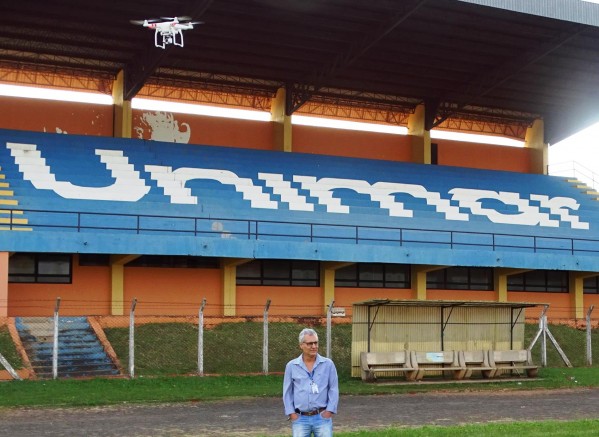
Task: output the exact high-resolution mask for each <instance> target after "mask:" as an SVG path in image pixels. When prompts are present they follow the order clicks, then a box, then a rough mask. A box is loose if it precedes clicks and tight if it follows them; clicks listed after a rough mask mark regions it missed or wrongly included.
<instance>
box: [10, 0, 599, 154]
mask: <svg viewBox="0 0 599 437" xmlns="http://www.w3.org/2000/svg"><path fill="white" fill-rule="evenodd" d="M477 3H478V4H477ZM539 4H542V5H543V6H539ZM489 5H491V6H495V7H489ZM0 16H2V22H3V23H2V26H0V67H2V68H4V69H5V70H12V71H14V70H17V71H26V70H27V71H30V70H34V71H41V72H58V73H65V74H67V73H69V72H72V73H73V74H75V73H76V74H83V75H89V76H91V77H101V78H102V77H105V78H107V82H109V80H108V79H110V80H112V79H113V78H114V77H115V76H116V74H117V73H118V72H119V71H120V70H124V71H125V79H126V80H125V82H126V86H125V95H126V97H127V98H131V97H133V96H135V95H136V94H137V93H138V92H139V90H140V89H141V88H142V87H143V86H144V85H148V84H155V85H156V84H158V85H168V86H176V87H183V88H185V87H187V88H197V89H211V90H217V91H218V90H224V91H235V92H238V93H245V94H247V95H257V96H273V95H274V93H275V92H276V90H277V89H278V88H280V87H282V86H286V87H287V89H288V102H287V111H288V113H289V114H291V113H293V112H295V111H296V110H298V109H300V108H302V106H303V105H305V103H306V102H324V103H327V102H328V103H333V104H339V103H340V102H342V103H343V104H346V105H355V106H362V107H373V108H382V109H389V108H390V109H391V110H398V111H404V112H405V111H407V112H409V111H412V110H413V108H414V107H415V106H416V105H417V104H419V103H421V102H425V103H426V108H427V115H426V123H427V127H428V128H432V127H436V126H443V124H442V123H444V122H446V121H447V120H449V119H451V118H458V119H470V120H483V121H484V120H490V121H494V120H495V121H497V120H501V121H502V122H505V123H513V124H521V125H529V124H530V123H531V121H532V120H534V119H536V118H539V117H540V118H543V119H544V120H545V128H546V132H545V133H546V135H545V139H546V141H548V142H549V143H555V142H557V141H559V140H562V139H564V138H565V137H567V136H570V135H571V134H573V133H575V132H577V131H579V130H580V129H582V128H584V127H587V126H589V125H590V124H592V123H594V122H596V121H599V27H597V25H599V18H598V17H599V5H597V4H593V3H592V2H589V1H585V0H561V1H556V0H551V1H550V0H548V1H546V2H545V1H544V2H538V1H520V2H513V1H507V0H505V1H499V0H497V1H491V0H486V1H483V0H479V1H474V0H472V1H470V0H402V1H397V0H375V1H364V0H301V1H298V0H170V1H168V2H166V1H164V0H122V1H119V2H112V1H108V2H92V3H89V2H88V3H82V2H80V1H79V0H29V1H21V2H17V1H11V2H8V1H5V2H2V4H1V6H0ZM163 16H190V17H192V19H193V20H201V21H203V22H204V24H202V25H198V26H196V28H195V29H193V30H189V31H186V32H185V34H184V35H185V46H184V47H183V48H180V47H174V46H167V49H164V50H163V49H160V48H156V47H154V34H153V31H151V30H149V29H145V28H143V27H141V26H136V25H133V24H131V22H130V20H138V19H145V18H155V17H163ZM2 79H3V78H2V76H1V75H0V80H2ZM521 132H523V131H520V134H515V135H513V136H518V135H519V136H522V134H521Z"/></svg>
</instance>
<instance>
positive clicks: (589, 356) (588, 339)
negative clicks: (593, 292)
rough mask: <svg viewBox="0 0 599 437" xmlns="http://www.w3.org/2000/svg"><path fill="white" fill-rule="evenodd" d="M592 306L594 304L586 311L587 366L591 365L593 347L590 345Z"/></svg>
mask: <svg viewBox="0 0 599 437" xmlns="http://www.w3.org/2000/svg"><path fill="white" fill-rule="evenodd" d="M593 308H595V306H594V305H591V306H590V307H589V310H588V311H587V366H592V365H593V348H592V347H591V313H592V312H593Z"/></svg>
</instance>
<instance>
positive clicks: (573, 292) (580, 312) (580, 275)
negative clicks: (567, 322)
mask: <svg viewBox="0 0 599 437" xmlns="http://www.w3.org/2000/svg"><path fill="white" fill-rule="evenodd" d="M569 276H570V283H569V284H568V290H569V293H570V309H571V311H572V313H571V315H570V317H572V318H575V319H584V318H585V317H586V310H587V308H585V307H584V280H585V279H586V278H592V277H594V276H599V273H597V272H570V275H569Z"/></svg>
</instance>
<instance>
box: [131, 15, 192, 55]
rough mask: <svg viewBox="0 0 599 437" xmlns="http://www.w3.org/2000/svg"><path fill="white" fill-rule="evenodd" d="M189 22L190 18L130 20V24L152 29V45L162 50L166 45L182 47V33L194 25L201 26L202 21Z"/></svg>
mask: <svg viewBox="0 0 599 437" xmlns="http://www.w3.org/2000/svg"><path fill="white" fill-rule="evenodd" d="M190 20H191V17H162V18H151V19H147V20H131V23H133V24H138V25H141V26H143V27H147V28H149V29H154V30H155V32H154V45H155V46H156V47H159V48H161V49H164V48H166V46H167V44H174V45H176V46H179V47H183V31H184V30H190V29H193V26H194V25H196V24H202V21H190Z"/></svg>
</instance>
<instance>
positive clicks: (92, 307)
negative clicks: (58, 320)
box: [8, 256, 111, 317]
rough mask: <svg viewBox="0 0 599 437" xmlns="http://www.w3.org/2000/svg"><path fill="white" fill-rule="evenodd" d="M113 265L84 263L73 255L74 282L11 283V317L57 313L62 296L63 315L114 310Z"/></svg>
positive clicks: (103, 312) (48, 315) (9, 289)
mask: <svg viewBox="0 0 599 437" xmlns="http://www.w3.org/2000/svg"><path fill="white" fill-rule="evenodd" d="M110 283H111V280H110V268H109V267H81V266H79V262H78V260H77V256H74V257H73V283H72V284H8V308H9V312H8V315H9V317H16V316H44V317H50V316H52V315H53V314H54V307H55V305H56V298H57V297H60V299H61V303H60V315H61V316H74V315H82V314H85V315H108V314H110V294H111V291H110Z"/></svg>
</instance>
